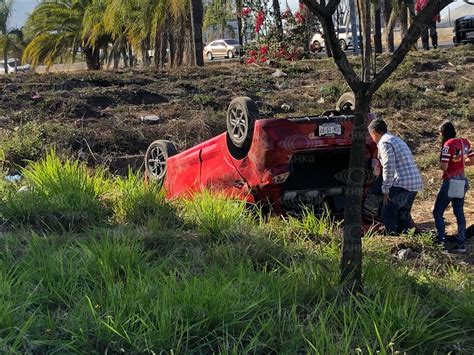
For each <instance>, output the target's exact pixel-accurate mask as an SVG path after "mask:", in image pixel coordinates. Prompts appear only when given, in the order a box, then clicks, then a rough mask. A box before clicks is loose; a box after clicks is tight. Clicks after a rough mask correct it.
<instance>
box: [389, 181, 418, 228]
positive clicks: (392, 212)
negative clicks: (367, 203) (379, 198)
mask: <svg viewBox="0 0 474 355" xmlns="http://www.w3.org/2000/svg"><path fill="white" fill-rule="evenodd" d="M416 194H417V192H415V191H408V190H406V189H404V188H401V187H398V186H393V187H392V188H391V189H390V191H389V194H388V196H389V198H390V201H389V202H388V203H387V204H386V205H384V206H383V208H382V220H383V224H384V225H385V229H386V231H387V233H388V234H397V233H405V232H407V231H408V230H409V229H410V228H412V223H411V208H412V206H413V202H414V201H415V197H416Z"/></svg>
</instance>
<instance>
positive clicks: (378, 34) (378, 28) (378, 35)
mask: <svg viewBox="0 0 474 355" xmlns="http://www.w3.org/2000/svg"><path fill="white" fill-rule="evenodd" d="M376 6H377V8H376V9H375V14H374V17H375V19H374V20H375V24H374V25H375V31H374V46H375V53H382V10H381V9H380V5H376Z"/></svg>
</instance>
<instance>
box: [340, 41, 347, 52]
mask: <svg viewBox="0 0 474 355" xmlns="http://www.w3.org/2000/svg"><path fill="white" fill-rule="evenodd" d="M339 47H341V49H342V50H343V51H345V50H346V49H347V43H346V41H344V40H343V39H340V40H339Z"/></svg>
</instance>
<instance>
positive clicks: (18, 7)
mask: <svg viewBox="0 0 474 355" xmlns="http://www.w3.org/2000/svg"><path fill="white" fill-rule="evenodd" d="M14 1H15V4H14V7H13V15H12V18H11V20H10V26H9V27H10V28H19V27H22V26H23V25H24V24H25V21H26V18H27V17H28V14H30V13H31V11H33V9H34V8H35V6H36V5H37V4H38V3H39V2H40V0H14ZM280 2H281V3H282V9H283V8H284V6H285V1H282V0H280ZM288 3H289V4H290V7H291V8H292V9H293V10H295V9H296V8H297V7H298V0H288ZM458 4H459V2H458ZM450 6H451V7H453V6H457V4H451V5H450ZM444 12H446V9H445V11H443V13H442V15H444Z"/></svg>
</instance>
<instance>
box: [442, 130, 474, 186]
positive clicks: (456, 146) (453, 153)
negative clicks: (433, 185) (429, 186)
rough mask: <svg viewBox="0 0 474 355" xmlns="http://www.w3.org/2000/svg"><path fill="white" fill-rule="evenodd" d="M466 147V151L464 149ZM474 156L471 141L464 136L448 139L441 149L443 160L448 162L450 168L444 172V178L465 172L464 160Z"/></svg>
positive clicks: (447, 178)
mask: <svg viewBox="0 0 474 355" xmlns="http://www.w3.org/2000/svg"><path fill="white" fill-rule="evenodd" d="M463 147H464V151H462V149H463ZM467 157H468V158H472V157H474V152H473V151H472V148H471V143H470V142H469V141H468V140H467V139H464V138H453V139H450V140H448V141H446V142H445V143H444V145H443V148H442V149H441V161H442V162H443V163H448V169H447V170H446V171H445V172H444V174H443V179H444V180H449V179H450V178H452V177H454V176H460V175H462V174H464V166H465V163H464V161H465V160H466V158H467Z"/></svg>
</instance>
